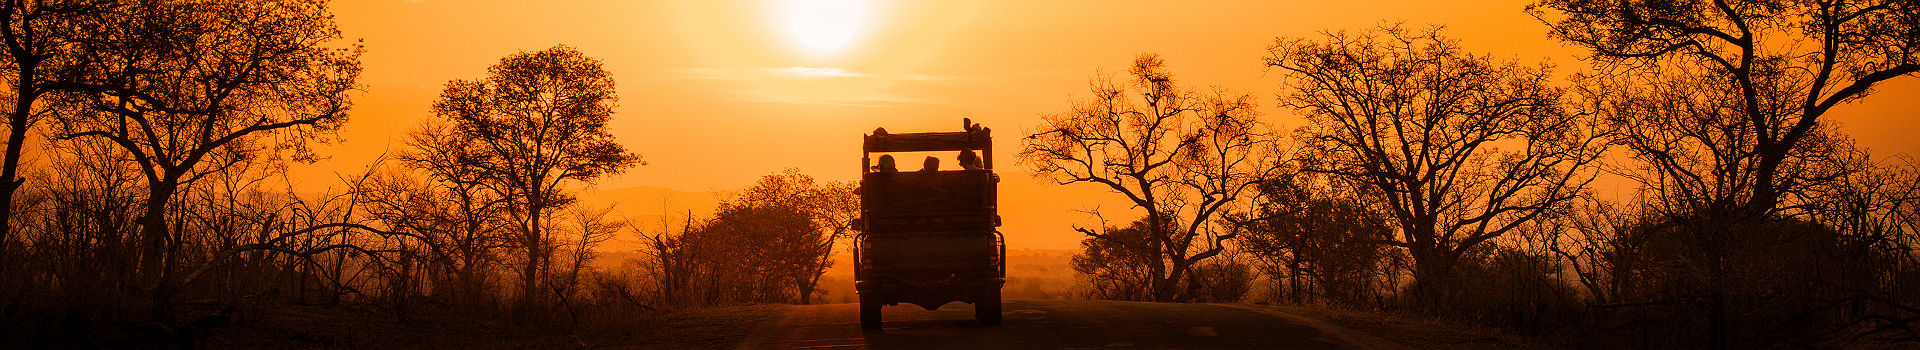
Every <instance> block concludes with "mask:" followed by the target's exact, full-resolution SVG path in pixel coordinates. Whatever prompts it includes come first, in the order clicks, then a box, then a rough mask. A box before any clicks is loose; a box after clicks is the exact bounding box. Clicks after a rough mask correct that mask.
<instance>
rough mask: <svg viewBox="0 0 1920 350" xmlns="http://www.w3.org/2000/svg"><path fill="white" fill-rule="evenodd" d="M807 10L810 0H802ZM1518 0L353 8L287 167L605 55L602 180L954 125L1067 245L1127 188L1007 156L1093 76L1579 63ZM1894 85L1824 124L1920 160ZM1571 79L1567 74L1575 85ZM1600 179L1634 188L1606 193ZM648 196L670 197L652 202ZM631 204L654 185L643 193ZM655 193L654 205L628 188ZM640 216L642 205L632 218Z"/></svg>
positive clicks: (1025, 232)
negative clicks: (544, 66) (525, 70)
mask: <svg viewBox="0 0 1920 350" xmlns="http://www.w3.org/2000/svg"><path fill="white" fill-rule="evenodd" d="M802 5H804V6H802ZM1525 5H1526V1H1511V0H1500V1H1376V0H1343V1H1257V2H1256V1H1247V2H1229V1H1029V0H1017V1H1013V0H982V1H879V0H864V1H863V0H798V1H785V0H779V1H776V0H718V1H694V0H687V1H641V0H548V1H525V0H341V1H336V2H334V3H333V5H332V6H333V13H334V15H335V20H336V22H337V24H338V25H339V27H340V29H341V31H342V32H343V34H344V35H345V37H346V38H347V39H348V40H363V44H364V45H365V47H366V53H365V55H364V56H362V57H361V62H362V64H363V65H364V68H365V71H364V73H363V75H362V77H361V84H362V85H363V89H362V91H361V92H359V93H358V94H357V95H356V96H355V97H354V98H355V99H354V103H355V105H354V109H353V116H352V120H351V121H349V122H348V124H347V125H346V126H345V127H344V128H342V130H341V131H340V136H341V138H342V141H340V142H336V143H333V144H330V145H325V146H321V147H320V148H319V149H317V151H319V152H320V153H321V154H322V155H324V156H327V157H328V158H327V159H325V160H323V161H320V162H318V163H314V164H307V165H298V166H296V167H294V168H293V169H292V171H293V173H294V174H296V175H297V176H296V177H297V178H298V179H296V180H295V181H296V182H299V184H296V186H304V187H308V188H318V187H324V186H327V185H328V184H329V183H331V182H337V180H336V177H335V174H347V173H355V172H359V171H362V170H364V169H366V168H368V167H369V166H372V165H374V164H376V163H377V162H378V161H379V160H380V159H381V157H382V155H388V156H391V155H393V154H397V153H398V152H400V151H401V150H402V149H403V148H404V147H406V146H405V144H404V140H405V139H406V133H407V132H408V131H410V130H412V129H414V128H415V127H417V126H418V125H419V124H420V123H421V122H422V121H423V120H425V119H427V118H429V117H431V113H430V112H429V110H428V107H429V106H430V105H431V104H432V103H433V101H434V99H435V98H436V97H437V95H438V94H439V91H440V89H441V87H442V86H444V85H445V84H446V82H447V81H449V80H452V79H478V78H482V77H484V75H485V72H486V69H487V67H488V66H491V65H493V64H494V63H497V62H498V61H499V59H500V58H502V57H504V56H507V55H510V54H513V53H515V52H521V51H537V50H543V49H546V48H550V47H553V46H555V45H568V46H572V47H574V48H577V49H579V50H580V51H582V52H583V53H585V54H586V55H588V56H591V57H595V58H597V59H600V60H601V61H602V62H603V63H604V65H605V68H606V69H607V70H608V71H609V72H611V74H612V76H613V77H614V79H615V81H616V82H617V83H618V94H619V96H620V100H619V108H618V109H617V110H616V114H615V115H614V117H613V120H612V122H611V124H610V128H611V132H612V134H613V135H614V136H615V138H616V139H618V140H619V141H620V142H621V143H622V144H624V145H626V147H627V148H628V149H629V150H631V151H634V152H636V153H639V154H641V155H642V156H643V157H644V159H645V160H646V162H647V163H648V164H647V165H644V166H640V167H636V168H633V169H631V170H629V171H627V172H626V173H624V174H620V175H616V176H612V177H607V178H604V179H601V180H599V181H597V183H595V184H593V185H592V187H591V188H589V189H587V190H589V191H600V192H604V193H643V192H634V191H624V192H623V191H617V190H618V189H631V188H641V187H645V188H656V189H659V190H670V191H683V192H715V191H728V190H734V189H738V188H741V187H744V186H746V185H749V184H751V183H752V182H753V181H754V180H755V179H756V178H758V177H759V176H762V175H766V174H771V173H774V172H778V171H780V170H782V169H786V168H796V169H799V170H800V171H801V172H803V173H806V174H809V175H812V176H814V177H816V178H819V179H823V180H832V181H853V180H857V177H858V174H859V169H858V168H856V166H857V165H856V163H857V161H858V159H859V157H860V141H859V140H860V138H859V136H860V135H862V134H864V133H866V132H868V131H871V130H873V129H874V128H875V127H885V128H887V129H888V130H890V131H893V132H919V131H955V130H958V128H959V127H960V119H961V118H963V117H964V118H971V119H973V120H974V121H975V122H977V123H980V124H982V125H984V126H987V127H990V128H993V129H994V131H995V133H994V134H995V136H996V137H995V140H994V142H995V149H994V150H995V153H994V154H993V155H992V156H993V157H995V160H996V165H997V166H998V167H999V169H997V170H998V171H999V172H1000V173H1001V176H1002V178H1003V182H1002V184H1001V186H1002V187H1001V193H1002V199H1001V202H1000V203H1001V208H1000V209H1001V211H1002V216H1003V217H1004V218H1005V221H1006V226H1005V227H1003V228H1002V231H1003V232H1006V234H1007V239H1008V241H1009V245H1010V246H1013V247H1019V248H1040V249H1069V248H1073V247H1075V246H1076V244H1077V242H1078V241H1079V240H1080V239H1081V236H1080V235H1079V234H1077V233H1074V232H1072V230H1071V227H1072V226H1073V225H1082V226H1086V225H1092V224H1094V223H1096V221H1093V219H1092V218H1091V217H1090V216H1089V215H1087V214H1084V213H1082V211H1084V210H1089V209H1095V208H1097V209H1098V210H1099V211H1101V212H1103V213H1105V215H1106V216H1107V217H1108V218H1109V219H1110V220H1114V221H1117V220H1122V219H1130V218H1132V217H1135V216H1138V215H1139V213H1137V212H1135V211H1133V210H1130V209H1129V208H1128V207H1127V205H1126V204H1125V201H1124V200H1123V198H1121V197H1120V196H1119V195H1117V194H1112V193H1109V192H1105V191H1102V190H1101V189H1100V188H1097V187H1095V186H1096V185H1068V186H1059V185H1054V184H1052V183H1051V182H1049V181H1047V180H1043V179H1035V178H1033V177H1031V176H1030V172H1029V171H1028V169H1029V168H1028V165H1025V164H1021V163H1018V162H1014V161H1013V160H1014V152H1016V151H1017V150H1018V149H1019V146H1020V144H1019V137H1020V136H1022V135H1024V133H1023V132H1030V131H1032V130H1034V129H1036V128H1037V127H1038V125H1039V123H1040V121H1041V120H1040V116H1041V115H1043V114H1048V113H1054V112H1059V111H1063V110H1065V109H1067V108H1068V107H1069V106H1070V101H1071V100H1072V99H1073V98H1074V97H1076V96H1084V95H1085V94H1086V91H1087V86H1088V85H1087V84H1088V80H1089V78H1092V77H1094V76H1095V75H1096V74H1101V73H1102V72H1105V73H1116V72H1118V73H1124V70H1125V67H1126V65H1127V64H1128V63H1129V62H1131V60H1132V58H1133V57H1134V56H1135V55H1137V54H1140V53H1144V52H1154V53H1159V54H1161V55H1162V56H1163V57H1164V58H1165V59H1166V60H1167V62H1168V64H1169V66H1170V68H1171V71H1172V72H1173V73H1174V74H1175V78H1176V79H1177V80H1178V81H1179V82H1180V83H1181V84H1182V85H1184V86H1188V87H1193V88H1211V87H1220V88H1226V89H1231V90H1236V91H1244V92H1247V93H1250V94H1253V95H1254V96H1256V97H1259V99H1260V100H1259V101H1260V103H1261V107H1260V108H1261V111H1262V112H1263V115H1264V118H1266V120H1267V121H1268V122H1269V123H1271V124H1273V125H1276V126H1278V127H1279V128H1281V129H1282V130H1291V129H1293V128H1295V127H1298V126H1300V125H1301V124H1302V119H1301V118H1299V117H1297V116H1295V115H1294V114H1293V112H1292V111H1290V110H1285V109H1283V108H1278V107H1276V106H1275V104H1274V101H1275V100H1274V95H1275V93H1277V92H1278V89H1277V84H1278V83H1279V76H1278V74H1279V73H1277V72H1273V71H1269V70H1267V69H1264V68H1263V67H1262V66H1261V64H1260V58H1261V57H1263V56H1264V54H1265V48H1266V46H1267V45H1268V44H1270V43H1272V42H1273V41H1274V39H1275V38H1276V37H1300V36H1311V35H1315V34H1316V33H1317V32H1319V31H1329V30H1331V31H1339V30H1361V29H1365V28H1368V27H1373V26H1377V25H1380V24H1382V23H1391V22H1402V23H1405V24H1407V25H1409V26H1415V27H1424V26H1430V25H1443V26H1445V27H1446V30H1445V32H1444V33H1445V34H1447V35H1448V36H1450V37H1453V38H1455V39H1458V40H1459V41H1460V42H1461V45H1462V46H1463V47H1464V48H1466V49H1467V50H1470V51H1474V52H1479V53H1487V54H1492V55H1494V57H1498V58H1502V59H1508V60H1517V61H1520V62H1522V63H1528V64H1531V63H1537V62H1548V63H1552V64H1554V65H1556V66H1557V67H1558V69H1556V73H1558V75H1560V76H1561V77H1563V78H1564V77H1565V76H1567V75H1570V74H1571V73H1572V72H1575V71H1578V70H1579V69H1580V68H1581V67H1584V66H1585V63H1583V62H1581V61H1579V60H1578V57H1579V56H1580V52H1579V51H1577V50H1574V49H1572V48H1571V47H1568V46H1564V45H1561V44H1560V43H1557V42H1555V41H1553V40H1552V39H1550V38H1548V37H1547V35H1546V30H1545V26H1544V25H1542V24H1541V23H1540V22H1538V21H1537V20H1535V19H1533V18H1532V17H1530V16H1529V15H1528V14H1526V13H1525V12H1524V10H1523V9H1524V7H1525ZM1916 80H1920V79H1914V78H1910V77H1909V78H1901V79H1897V80H1895V81H1891V82H1889V83H1887V84H1884V85H1882V87H1881V88H1880V89H1879V91H1878V92H1877V94H1876V95H1874V96H1871V97H1869V98H1867V99H1866V100H1865V101H1862V102H1860V103H1856V104H1852V105H1848V106H1845V107H1842V108H1840V109H1838V110H1836V111H1834V112H1833V114H1830V115H1829V117H1828V118H1826V119H1825V120H1828V121H1832V122H1836V123H1838V124H1839V125H1841V130H1844V131H1846V132H1848V133H1849V134H1851V135H1852V136H1853V137H1854V138H1855V139H1856V141H1858V142H1859V144H1860V145H1861V146H1864V147H1866V148H1868V149H1871V150H1872V151H1873V152H1874V153H1875V154H1876V155H1880V156H1886V155H1893V154H1909V155H1920V142H1916V141H1914V140H1913V138H1912V136H1913V135H1920V125H1917V124H1920V123H1915V116H1917V115H1920V99H1916V98H1915V97H1916V96H1920V82H1917V81H1916ZM1562 81H1564V80H1562ZM1601 190H1602V191H1628V189H1620V188H1617V186H1616V188H1606V189H1601ZM644 193H649V194H655V195H657V193H660V192H659V191H651V192H644ZM633 196H641V195H639V194H635V195H633ZM615 200H616V201H626V202H648V201H659V199H653V198H616V199H615ZM636 214H639V213H636Z"/></svg>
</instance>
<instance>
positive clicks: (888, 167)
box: [873, 154, 900, 173]
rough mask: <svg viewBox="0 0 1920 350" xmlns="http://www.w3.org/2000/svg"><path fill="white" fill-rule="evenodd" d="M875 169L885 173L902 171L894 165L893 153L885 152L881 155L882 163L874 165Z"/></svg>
mask: <svg viewBox="0 0 1920 350" xmlns="http://www.w3.org/2000/svg"><path fill="white" fill-rule="evenodd" d="M873 170H874V171H878V172H883V173H891V172H897V171H900V168H898V167H895V166H894V165H893V155H891V154H884V155H880V163H879V164H875V165H874V166H873Z"/></svg>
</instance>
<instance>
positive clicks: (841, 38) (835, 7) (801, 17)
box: [786, 0, 867, 53]
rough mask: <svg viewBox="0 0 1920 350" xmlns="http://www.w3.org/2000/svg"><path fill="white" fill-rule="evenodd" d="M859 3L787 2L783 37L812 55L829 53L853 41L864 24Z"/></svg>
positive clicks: (859, 0) (842, 0)
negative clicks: (785, 36)
mask: <svg viewBox="0 0 1920 350" xmlns="http://www.w3.org/2000/svg"><path fill="white" fill-rule="evenodd" d="M866 11H867V8H866V4H865V3H864V1H862V0H787V8H786V15H787V18H786V19H787V21H786V22H787V34H789V35H792V36H793V39H794V40H795V41H796V42H797V43H798V44H800V46H802V47H804V48H806V49H808V50H810V51H813V52H815V53H829V52H833V51H837V50H839V49H841V48H843V47H845V46H846V45H847V44H848V43H849V42H852V41H853V37H854V35H855V34H858V33H859V31H860V27H861V26H862V25H863V24H865V23H863V22H865V21H866V15H867V14H866Z"/></svg>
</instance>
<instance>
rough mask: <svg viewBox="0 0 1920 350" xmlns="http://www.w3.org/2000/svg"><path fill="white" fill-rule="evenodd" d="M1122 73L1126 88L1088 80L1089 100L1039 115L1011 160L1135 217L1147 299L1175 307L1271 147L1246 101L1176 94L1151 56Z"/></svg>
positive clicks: (1221, 238)
mask: <svg viewBox="0 0 1920 350" xmlns="http://www.w3.org/2000/svg"><path fill="white" fill-rule="evenodd" d="M1127 73H1128V75H1129V76H1130V77H1131V78H1132V81H1131V82H1130V83H1131V84H1130V85H1129V86H1121V85H1117V84H1114V83H1113V82H1111V81H1110V79H1109V78H1107V77H1105V76H1099V77H1096V78H1095V79H1094V81H1093V82H1092V83H1091V84H1090V88H1091V89H1092V90H1093V96H1092V97H1091V98H1090V99H1088V100H1085V101H1078V102H1075V103H1074V106H1073V108H1072V109H1071V110H1069V111H1067V112H1064V113H1060V114H1054V115H1048V116H1046V117H1045V119H1046V121H1045V124H1043V125H1042V126H1041V129H1040V130H1039V131H1037V132H1034V133H1033V134H1031V135H1029V136H1027V137H1026V138H1025V141H1024V147H1023V148H1022V149H1021V151H1020V157H1021V159H1022V160H1023V161H1025V162H1027V163H1029V164H1032V166H1033V167H1034V171H1035V173H1037V174H1038V175H1039V176H1044V177H1049V178H1051V179H1053V180H1054V181H1056V182H1058V183H1060V184H1063V185H1064V184H1072V183H1092V184H1099V185H1103V186H1106V187H1107V189H1109V190H1111V191H1113V192H1115V193H1119V194H1121V195H1123V196H1126V197H1127V200H1128V201H1130V202H1132V203H1133V204H1134V206H1135V207H1137V208H1139V209H1140V210H1142V211H1144V213H1142V214H1143V215H1144V216H1145V220H1146V221H1147V225H1145V226H1144V228H1145V229H1146V230H1147V231H1146V232H1147V237H1146V239H1147V240H1148V245H1147V246H1146V247H1144V248H1145V249H1147V250H1148V251H1149V252H1151V253H1152V254H1154V255H1155V256H1158V258H1156V259H1152V260H1151V261H1149V264H1148V265H1147V266H1146V268H1147V270H1148V271H1149V272H1150V275H1151V277H1152V278H1151V279H1150V281H1149V287H1150V288H1152V293H1151V298H1150V299H1151V300H1156V301H1184V300H1187V299H1189V298H1191V295H1187V294H1186V293H1183V291H1181V290H1180V289H1179V288H1177V285H1178V284H1179V282H1180V281H1181V279H1182V278H1183V277H1185V276H1186V274H1187V272H1188V270H1190V269H1191V268H1192V267H1193V266H1194V265H1195V264H1196V263H1198V262H1200V261H1202V260H1206V259H1207V258H1211V257H1214V256H1216V255H1219V254H1220V253H1221V252H1222V251H1223V250H1225V249H1226V244H1225V243H1226V242H1227V241H1229V240H1232V239H1233V238H1234V237H1235V235H1236V234H1237V233H1236V232H1233V231H1232V230H1223V229H1222V228H1221V227H1220V226H1218V225H1215V224H1217V223H1218V222H1216V221H1217V220H1218V219H1219V218H1220V216H1221V215H1222V214H1223V213H1225V212H1227V211H1229V210H1230V209H1231V208H1232V207H1231V206H1232V205H1234V204H1236V203H1237V200H1238V199H1240V198H1241V197H1242V196H1243V195H1245V194H1247V193H1248V190H1249V189H1251V188H1252V186H1253V184H1254V183H1255V181H1254V180H1256V179H1259V178H1260V177H1261V176H1262V174H1263V173H1264V172H1266V171H1267V169H1265V168H1266V167H1265V163H1264V162H1265V160H1264V159H1265V158H1264V157H1266V156H1267V155H1269V154H1270V153H1271V151H1272V148H1273V140H1272V138H1271V137H1270V135H1268V134H1267V133H1266V130H1265V125H1264V124H1263V123H1261V122H1260V121H1259V120H1258V119H1257V118H1256V117H1258V112H1257V111H1255V110H1254V104H1253V98H1252V97H1251V96H1249V95H1246V94H1240V93H1234V92H1229V91H1225V90H1221V89H1215V90H1213V91H1210V92H1198V91H1190V90H1187V89H1185V88H1182V87H1180V86H1178V85H1176V84H1175V82H1174V79H1173V75H1172V73H1170V72H1168V71H1167V66H1166V61H1164V60H1162V59H1161V58H1160V56H1159V55H1156V54H1141V55H1139V56H1137V57H1135V58H1134V61H1133V65H1132V66H1130V67H1129V68H1128V69H1127ZM1075 230H1077V231H1079V232H1081V233H1084V234H1086V235H1087V236H1089V237H1090V238H1089V239H1106V238H1102V237H1104V236H1105V235H1106V234H1105V233H1101V232H1097V231H1094V230H1089V229H1086V228H1075Z"/></svg>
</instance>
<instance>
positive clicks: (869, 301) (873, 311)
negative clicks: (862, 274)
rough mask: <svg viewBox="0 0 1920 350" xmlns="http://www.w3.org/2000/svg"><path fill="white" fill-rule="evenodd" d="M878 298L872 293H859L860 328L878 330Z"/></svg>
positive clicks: (879, 305)
mask: <svg viewBox="0 0 1920 350" xmlns="http://www.w3.org/2000/svg"><path fill="white" fill-rule="evenodd" d="M881 306H884V305H882V304H880V298H879V297H875V296H874V295H873V294H872V292H867V293H860V328H866V329H880V307H881Z"/></svg>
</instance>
